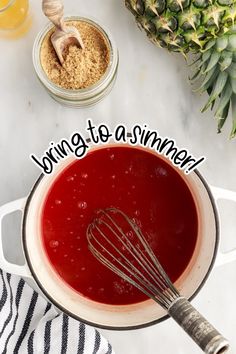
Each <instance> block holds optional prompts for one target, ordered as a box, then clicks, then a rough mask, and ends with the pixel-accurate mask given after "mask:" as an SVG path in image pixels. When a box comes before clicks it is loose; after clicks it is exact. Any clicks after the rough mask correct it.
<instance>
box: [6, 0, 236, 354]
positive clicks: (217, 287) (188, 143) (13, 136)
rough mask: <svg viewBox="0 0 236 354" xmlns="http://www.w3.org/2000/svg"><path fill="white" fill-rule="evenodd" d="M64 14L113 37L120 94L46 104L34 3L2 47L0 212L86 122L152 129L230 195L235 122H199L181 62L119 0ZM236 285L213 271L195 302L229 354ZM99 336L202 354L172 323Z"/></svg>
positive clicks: (230, 235) (126, 351) (127, 346)
mask: <svg viewBox="0 0 236 354" xmlns="http://www.w3.org/2000/svg"><path fill="white" fill-rule="evenodd" d="M66 9H67V11H66V12H67V13H68V14H82V15H84V14H85V15H86V14H87V15H91V16H93V17H95V18H98V19H99V20H100V21H102V22H103V23H104V24H105V25H106V26H107V27H108V28H109V29H110V30H111V32H112V33H113V35H114V37H115V40H116V41H117V44H118V47H119V50H120V68H119V75H118V79H117V83H116V86H115V88H114V90H113V91H112V93H111V94H110V96H109V97H108V98H106V99H105V100H104V101H103V102H101V103H100V104H99V105H97V106H95V107H93V108H90V109H84V110H75V109H69V108H65V107H62V106H60V105H59V104H58V103H56V102H54V101H52V100H51V98H50V97H49V96H48V95H47V93H46V92H45V91H44V89H43V88H42V87H41V85H40V84H39V82H38V81H37V79H36V77H35V75H34V72H33V67H32V61H31V49H32V45H33V40H34V38H35V36H36V34H37V32H38V31H39V30H40V28H41V26H42V25H43V24H44V23H45V22H46V19H45V18H44V17H43V15H41V12H40V2H39V1H37V2H36V1H34V2H33V3H32V2H31V12H32V14H33V27H32V29H31V31H30V32H29V34H28V35H27V36H26V37H24V38H23V39H21V40H18V41H4V40H0V53H1V56H0V78H1V79H0V83H1V84H0V118H1V128H0V161H1V175H0V182H1V183H0V204H4V203H6V202H8V201H11V200H15V199H17V198H20V197H24V196H25V195H27V193H28V192H29V190H30V188H31V186H32V184H33V182H34V181H35V179H36V177H37V176H38V174H39V170H38V169H37V168H36V167H35V166H34V165H33V163H32V162H31V160H30V159H29V155H30V153H35V154H38V155H39V156H40V154H41V153H42V152H43V151H44V150H45V148H46V147H47V146H48V143H49V142H50V141H51V140H55V141H57V140H59V139H60V138H62V137H69V135H70V134H71V133H72V132H73V131H74V130H78V131H80V132H83V131H84V130H83V129H84V127H85V121H86V118H88V117H91V118H92V119H93V120H94V122H95V123H99V122H102V121H104V122H106V123H108V124H109V125H110V126H111V127H114V126H115V125H116V124H118V123H126V124H127V126H128V127H130V126H131V125H132V124H134V123H148V124H149V125H150V127H151V128H153V129H157V130H158V131H159V133H160V135H162V136H165V135H167V136H170V137H172V138H174V139H176V142H177V144H178V145H179V146H180V147H186V148H188V149H189V150H190V151H191V152H192V153H193V154H195V155H196V156H200V155H206V157H207V161H206V162H205V163H204V165H202V166H201V168H200V171H201V172H202V174H203V175H204V176H205V178H206V179H207V180H208V182H209V183H211V184H214V185H217V186H220V187H224V188H229V189H232V190H236V182H235V181H236V158H235V149H236V140H235V141H229V140H228V136H229V130H230V124H229V123H231V122H228V124H227V126H226V127H225V129H224V132H223V133H222V134H221V135H216V122H215V121H214V119H213V115H212V113H210V112H208V113H207V114H204V115H201V113H200V112H199V111H200V108H201V106H202V105H203V103H204V100H205V99H206V97H205V96H204V97H199V95H198V94H193V93H192V92H191V87H190V85H189V84H188V82H187V78H188V75H189V74H190V72H189V69H188V68H187V67H186V64H185V61H184V59H183V58H182V57H181V56H179V55H170V54H169V53H167V52H166V51H164V50H161V49H157V48H155V47H154V46H153V45H152V44H151V43H149V42H148V41H147V40H146V38H145V35H144V34H142V33H141V32H140V31H139V30H138V29H137V27H136V26H135V23H134V20H133V18H132V16H131V15H130V13H129V12H128V11H127V10H126V9H125V7H124V4H123V0H119V1H118V0H103V1H97V0H89V1H87V2H84V1H81V0H80V1H78V0H77V1H72V0H70V1H69V0H67V1H66ZM80 11H81V12H80ZM220 206H221V208H220V210H221V217H222V247H223V248H224V249H230V248H233V247H236V237H235V236H236V225H235V215H236V205H235V204H233V203H232V202H231V203H226V202H223V203H221V204H220ZM7 226H8V227H6V229H7V230H6V231H7V232H6V237H7V242H6V243H7V244H6V249H7V253H8V255H9V258H10V259H12V260H13V259H15V260H18V261H20V249H19V247H18V246H15V244H16V243H17V241H16V238H19V237H20V230H19V227H18V223H16V221H15V220H14V218H13V219H12V221H11V222H9V223H8V224H7ZM12 245H14V246H12ZM235 279H236V262H234V263H231V264H228V265H226V266H223V267H221V268H218V269H215V270H214V271H213V272H212V274H211V276H210V278H209V280H208V282H207V284H206V285H205V287H204V289H203V290H202V291H201V293H200V294H199V295H198V296H197V298H196V299H195V300H194V302H193V303H194V305H195V306H196V307H197V308H198V309H199V310H200V311H201V312H202V313H203V314H204V315H205V316H206V317H207V318H208V319H209V320H210V321H212V323H213V324H214V325H215V326H216V327H217V328H218V329H219V330H221V331H222V332H223V334H224V335H225V336H226V337H227V338H228V339H230V341H231V351H230V353H235V352H236V337H235V331H236V301H235V298H236V281H235ZM104 332H105V334H106V336H107V338H108V339H109V340H110V341H111V343H112V344H113V346H114V348H115V350H116V353H117V354H144V353H145V354H154V353H155V354H163V353H165V354H173V353H175V354H189V353H191V354H197V353H200V350H199V349H198V348H197V347H196V346H195V344H194V343H192V341H191V340H190V339H189V338H188V337H187V336H186V335H185V334H184V333H183V332H182V330H181V329H179V328H178V326H177V325H176V324H175V323H173V322H172V321H171V320H168V321H166V322H164V323H162V324H158V325H156V326H153V327H151V328H146V329H143V330H138V331H132V332H112V331H104Z"/></svg>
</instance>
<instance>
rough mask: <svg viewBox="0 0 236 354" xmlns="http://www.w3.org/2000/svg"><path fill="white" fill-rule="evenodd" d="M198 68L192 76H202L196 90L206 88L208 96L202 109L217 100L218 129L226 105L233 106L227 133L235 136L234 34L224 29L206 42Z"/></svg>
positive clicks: (235, 35) (235, 69) (219, 129)
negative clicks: (230, 125) (220, 35)
mask: <svg viewBox="0 0 236 354" xmlns="http://www.w3.org/2000/svg"><path fill="white" fill-rule="evenodd" d="M197 60H198V61H197V63H196V64H197V66H198V70H197V71H196V73H195V75H194V77H192V79H191V80H198V79H199V78H200V77H202V75H203V76H204V79H203V81H202V83H201V84H200V86H199V88H198V89H197V90H196V91H199V92H201V93H203V92H205V91H207V92H208V94H209V98H208V100H207V102H206V104H205V106H204V107H203V109H202V112H205V111H206V110H207V109H208V108H210V107H211V109H213V107H214V104H216V102H217V101H218V102H217V108H216V110H215V117H216V119H217V122H218V132H221V129H222V128H223V126H224V123H225V121H226V118H227V115H228V112H229V108H230V106H231V109H232V118H233V124H232V130H231V134H230V137H231V138H233V137H235V136H236V34H234V33H232V34H231V33H230V34H229V33H227V34H224V35H223V36H222V37H219V38H218V39H216V40H212V41H211V42H209V43H208V45H207V46H206V48H205V50H204V51H203V53H202V54H201V57H200V58H198V59H197Z"/></svg>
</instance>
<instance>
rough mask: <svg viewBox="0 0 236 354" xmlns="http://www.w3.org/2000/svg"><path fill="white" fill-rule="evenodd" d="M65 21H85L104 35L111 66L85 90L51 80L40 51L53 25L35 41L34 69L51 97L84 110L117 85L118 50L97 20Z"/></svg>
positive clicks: (66, 19)
mask: <svg viewBox="0 0 236 354" xmlns="http://www.w3.org/2000/svg"><path fill="white" fill-rule="evenodd" d="M65 21H84V22H86V23H88V24H90V25H92V26H94V27H95V28H96V29H97V30H98V31H99V32H100V33H101V34H102V35H103V37H104V38H105V40H106V43H107V46H108V49H109V53H110V59H109V64H108V67H107V69H106V72H105V74H104V75H103V77H102V78H101V79H100V80H99V81H98V82H97V83H95V84H94V85H92V86H89V87H86V88H83V89H73V90H72V89H64V88H61V87H59V86H57V85H56V84H54V83H53V82H52V81H51V80H49V78H48V76H47V74H46V73H45V71H44V69H43V67H42V64H41V60H40V51H41V46H42V43H43V40H44V38H45V36H46V35H47V33H48V32H49V31H50V30H51V29H52V28H53V25H52V24H48V25H47V26H46V27H45V28H43V29H42V31H41V32H40V33H39V34H38V36H37V37H36V39H35V42H34V46H33V64H34V68H35V71H36V74H37V77H38V79H39V80H40V82H41V83H42V85H43V86H44V87H45V89H46V90H47V92H48V93H49V95H50V96H51V97H52V98H54V99H55V100H56V101H58V102H60V103H61V104H64V105H66V106H69V107H77V108H82V107H86V106H91V105H93V104H95V103H97V102H99V101H101V100H102V99H103V98H104V97H105V96H106V95H107V94H108V93H109V92H110V91H111V89H112V87H113V85H114V83H115V79H116V76H117V70H118V63H119V55H118V49H117V47H116V44H115V42H114V40H113V38H112V36H111V34H110V33H109V32H108V31H107V30H105V29H104V27H103V26H101V25H99V24H98V22H97V20H91V19H87V18H85V17H78V16H70V17H66V18H65Z"/></svg>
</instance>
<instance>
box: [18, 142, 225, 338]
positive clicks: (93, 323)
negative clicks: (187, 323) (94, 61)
mask: <svg viewBox="0 0 236 354" xmlns="http://www.w3.org/2000/svg"><path fill="white" fill-rule="evenodd" d="M88 142H89V141H88ZM192 173H195V174H196V175H197V177H198V178H199V179H200V181H201V182H202V184H203V186H204V187H205V190H206V192H207V194H208V196H209V199H210V202H211V205H212V209H213V213H214V221H215V230H216V232H215V246H214V253H213V256H212V260H211V263H210V264H209V267H208V270H207V272H206V275H205V277H204V278H203V279H202V281H201V283H200V285H199V286H198V287H197V289H196V290H195V291H194V293H193V294H192V296H190V297H189V301H192V300H193V299H194V298H195V297H196V295H197V294H198V293H199V292H200V290H201V289H202V287H203V286H204V284H205V283H206V281H207V279H208V277H209V275H210V273H211V271H212V269H213V266H214V263H215V260H216V256H217V251H218V247H219V240H220V226H219V225H220V224H219V215H218V210H217V206H216V203H215V199H214V196H213V194H212V192H211V188H210V186H209V185H208V183H207V181H206V180H205V178H204V177H203V176H202V175H201V174H200V172H199V171H198V170H197V169H196V170H194V171H193V172H192ZM44 177H45V175H44V174H43V173H42V174H40V176H39V177H38V179H37V180H36V182H35V183H34V185H33V187H32V189H31V191H30V193H29V195H28V197H27V199H26V203H25V207H24V210H23V219H22V245H23V251H24V255H25V259H26V263H27V265H28V267H29V269H30V272H31V274H32V277H33V279H34V281H35V282H36V284H37V286H38V287H39V289H40V290H41V291H42V293H43V294H44V295H45V296H46V298H47V299H48V300H49V301H50V302H51V303H52V304H53V305H54V306H55V307H56V308H58V309H59V310H60V311H62V312H64V313H66V314H67V315H68V316H70V317H72V318H74V319H75V320H78V321H81V322H83V323H85V324H88V325H90V326H94V327H97V328H99V329H108V330H115V331H123V330H136V329H142V328H146V327H150V326H152V325H155V324H157V323H160V322H162V321H165V320H166V319H168V318H169V317H170V316H169V315H168V314H167V315H165V316H162V317H161V318H159V319H157V320H154V321H150V322H147V323H144V324H140V325H131V326H120V327H116V326H109V325H101V324H97V323H95V322H91V321H88V320H86V319H84V318H82V317H79V316H77V315H75V314H74V313H73V312H70V311H69V310H68V309H66V308H65V307H63V306H62V305H60V304H58V303H57V302H56V300H54V299H53V297H52V296H51V295H49V294H48V292H47V290H46V289H45V288H44V287H43V286H42V285H41V283H40V281H39V279H38V276H37V274H36V272H35V271H34V269H33V267H32V264H31V260H30V256H29V253H28V249H27V246H26V220H27V215H28V211H29V208H30V203H31V199H32V198H33V195H34V193H35V191H36V189H37V188H38V186H39V184H40V182H41V180H42V179H43V178H44Z"/></svg>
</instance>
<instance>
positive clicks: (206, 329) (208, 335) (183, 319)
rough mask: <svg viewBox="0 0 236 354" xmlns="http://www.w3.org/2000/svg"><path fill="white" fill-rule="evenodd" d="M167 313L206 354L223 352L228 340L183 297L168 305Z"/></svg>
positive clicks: (225, 349) (226, 349) (225, 350)
mask: <svg viewBox="0 0 236 354" xmlns="http://www.w3.org/2000/svg"><path fill="white" fill-rule="evenodd" d="M168 312H169V315H170V316H171V317H172V318H173V319H174V320H175V321H176V322H177V323H178V324H179V325H180V326H181V327H182V328H183V329H184V330H185V332H187V333H188V334H189V335H190V337H191V338H192V339H193V340H194V341H195V342H196V343H197V344H198V345H199V347H200V348H201V349H202V350H203V351H204V353H206V354H223V353H226V352H227V351H228V349H229V343H228V341H227V340H226V339H225V338H224V337H222V335H221V334H220V333H219V332H218V331H217V330H216V329H215V328H214V327H213V326H212V325H211V324H210V323H209V322H208V321H207V320H206V319H205V318H204V317H203V316H202V315H201V314H200V313H199V312H198V311H197V310H196V309H195V308H194V307H193V306H192V305H191V304H190V303H189V301H188V300H187V299H185V298H183V297H180V298H179V299H177V300H176V301H174V302H173V304H172V305H171V306H170V308H169V310H168Z"/></svg>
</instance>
